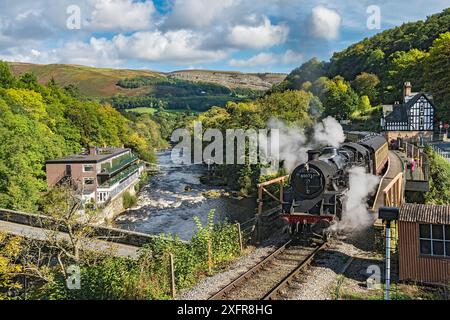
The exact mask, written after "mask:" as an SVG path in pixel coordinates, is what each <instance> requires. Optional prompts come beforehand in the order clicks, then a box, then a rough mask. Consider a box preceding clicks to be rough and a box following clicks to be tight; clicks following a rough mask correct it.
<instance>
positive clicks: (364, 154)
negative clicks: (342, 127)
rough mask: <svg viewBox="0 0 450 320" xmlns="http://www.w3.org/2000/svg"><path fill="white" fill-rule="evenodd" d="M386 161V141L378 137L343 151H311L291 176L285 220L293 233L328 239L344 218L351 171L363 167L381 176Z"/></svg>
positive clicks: (343, 147) (346, 146) (347, 145)
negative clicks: (335, 226) (337, 222)
mask: <svg viewBox="0 0 450 320" xmlns="http://www.w3.org/2000/svg"><path fill="white" fill-rule="evenodd" d="M348 137H349V135H348ZM358 138H360V137H358ZM387 161H388V144H387V141H386V139H385V138H384V137H382V136H381V135H376V134H370V135H366V136H364V137H363V138H362V139H360V140H358V141H356V142H346V143H344V144H342V145H341V147H340V148H332V147H326V148H323V149H321V150H310V151H308V161H307V162H306V163H304V164H301V165H299V166H298V167H297V168H295V169H294V171H293V172H292V174H291V176H290V181H289V183H290V185H289V187H288V188H287V189H286V191H285V193H284V204H283V210H282V219H284V220H285V221H287V222H288V224H289V227H290V231H291V232H293V233H306V234H311V233H312V234H314V235H317V236H321V237H324V236H325V237H326V236H327V233H328V232H327V229H328V227H330V225H331V224H333V223H334V222H335V221H336V219H338V220H340V219H341V217H342V210H343V203H344V199H345V196H346V193H347V190H348V188H349V172H348V171H349V169H350V168H352V167H354V166H360V167H364V168H365V169H366V172H368V173H372V174H377V175H379V174H381V173H382V172H383V170H384V168H385V167H386V164H387Z"/></svg>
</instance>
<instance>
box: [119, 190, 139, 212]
mask: <svg viewBox="0 0 450 320" xmlns="http://www.w3.org/2000/svg"><path fill="white" fill-rule="evenodd" d="M122 199H123V207H124V208H125V209H130V208H132V207H134V206H135V205H136V204H137V197H136V196H133V195H131V194H130V193H129V192H128V191H126V192H125V193H124V194H123V196H122Z"/></svg>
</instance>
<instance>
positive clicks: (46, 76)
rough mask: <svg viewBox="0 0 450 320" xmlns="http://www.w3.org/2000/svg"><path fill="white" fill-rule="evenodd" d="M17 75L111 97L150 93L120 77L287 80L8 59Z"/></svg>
mask: <svg viewBox="0 0 450 320" xmlns="http://www.w3.org/2000/svg"><path fill="white" fill-rule="evenodd" d="M9 65H10V67H11V70H12V72H13V73H14V75H16V76H19V75H21V74H24V73H26V72H33V73H34V74H36V75H37V77H38V79H39V82H40V83H42V84H44V83H46V82H47V81H49V80H50V79H51V78H52V77H53V78H54V79H55V80H56V82H57V83H59V84H61V85H63V86H65V85H69V84H74V85H76V86H78V87H79V88H80V90H81V93H83V94H85V95H87V96H91V97H102V98H105V97H111V96H114V95H117V94H123V95H126V96H136V95H139V94H142V93H147V92H148V91H149V90H151V86H148V87H141V88H138V89H128V88H121V87H120V86H118V85H117V83H118V82H119V80H124V79H133V78H138V77H145V78H154V79H155V81H158V80H159V81H164V80H166V79H168V78H173V79H178V80H187V81H193V82H206V83H213V84H217V85H220V86H224V87H227V88H230V89H235V88H245V89H252V90H261V91H263V90H267V89H270V87H271V86H272V85H274V84H278V83H280V82H281V81H283V80H284V78H285V77H286V75H285V74H281V73H280V74H273V73H261V74H252V73H249V74H247V73H241V72H231V71H209V70H181V71H175V72H171V73H163V72H155V71H148V70H128V69H105V68H92V67H86V66H80V65H67V64H49V65H38V64H30V63H20V62H12V63H9Z"/></svg>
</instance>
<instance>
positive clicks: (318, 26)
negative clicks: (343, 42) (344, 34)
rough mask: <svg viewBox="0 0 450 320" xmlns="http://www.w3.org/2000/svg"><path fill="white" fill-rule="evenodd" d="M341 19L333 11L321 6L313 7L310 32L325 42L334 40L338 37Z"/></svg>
mask: <svg viewBox="0 0 450 320" xmlns="http://www.w3.org/2000/svg"><path fill="white" fill-rule="evenodd" d="M341 23H342V18H341V16H340V15H339V13H337V12H336V11H334V10H331V9H328V8H326V7H324V6H322V5H319V6H317V7H314V8H313V10H312V14H311V31H312V34H313V35H314V36H315V37H317V38H323V39H327V40H333V39H336V38H337V37H338V36H339V29H340V27H341Z"/></svg>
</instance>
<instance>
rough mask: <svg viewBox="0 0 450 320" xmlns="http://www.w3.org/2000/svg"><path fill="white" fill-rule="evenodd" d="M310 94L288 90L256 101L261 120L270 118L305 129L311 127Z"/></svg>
mask: <svg viewBox="0 0 450 320" xmlns="http://www.w3.org/2000/svg"><path fill="white" fill-rule="evenodd" d="M311 99H312V94H310V93H308V92H305V91H303V90H288V91H285V92H282V93H273V94H271V95H267V96H265V97H264V98H262V99H260V100H259V101H258V103H259V105H260V106H261V107H260V108H261V112H262V114H263V118H264V119H265V120H268V119H270V118H272V117H274V118H275V117H276V118H277V119H280V120H283V121H286V122H288V123H295V124H297V125H299V126H302V127H305V126H310V125H312V120H311V117H310V115H309V106H310V102H311Z"/></svg>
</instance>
